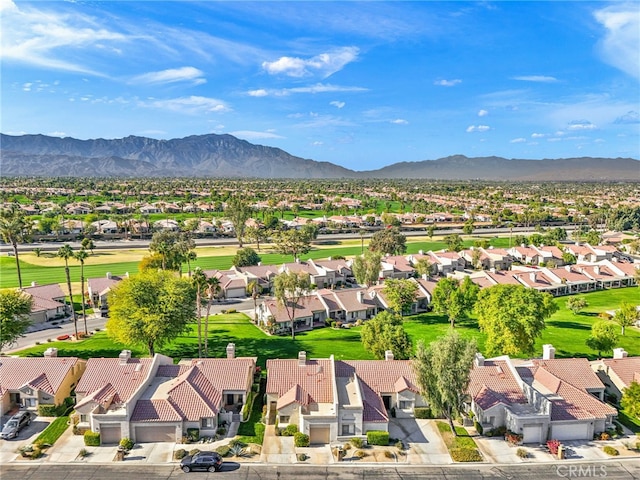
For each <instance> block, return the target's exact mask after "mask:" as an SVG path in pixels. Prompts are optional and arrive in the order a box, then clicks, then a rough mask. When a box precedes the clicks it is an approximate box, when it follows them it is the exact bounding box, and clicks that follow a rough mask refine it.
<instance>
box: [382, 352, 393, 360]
mask: <svg viewBox="0 0 640 480" xmlns="http://www.w3.org/2000/svg"><path fill="white" fill-rule="evenodd" d="M384 359H385V361H389V360H393V352H392V351H391V350H385V351H384Z"/></svg>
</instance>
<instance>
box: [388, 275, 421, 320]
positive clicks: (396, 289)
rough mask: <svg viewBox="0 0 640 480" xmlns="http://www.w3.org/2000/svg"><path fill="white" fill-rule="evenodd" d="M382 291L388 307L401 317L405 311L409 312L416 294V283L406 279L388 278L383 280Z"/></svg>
mask: <svg viewBox="0 0 640 480" xmlns="http://www.w3.org/2000/svg"><path fill="white" fill-rule="evenodd" d="M382 293H384V296H385V298H386V299H387V302H388V304H389V308H390V309H391V310H393V311H394V312H395V313H399V314H400V316H401V317H402V315H404V313H405V312H411V305H413V302H415V301H416V296H417V295H418V284H417V283H416V282H415V281H411V280H407V279H394V278H390V279H388V280H385V282H384V288H383V289H382Z"/></svg>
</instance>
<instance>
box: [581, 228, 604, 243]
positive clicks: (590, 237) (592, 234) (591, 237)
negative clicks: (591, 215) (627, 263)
mask: <svg viewBox="0 0 640 480" xmlns="http://www.w3.org/2000/svg"><path fill="white" fill-rule="evenodd" d="M585 241H586V242H587V243H588V244H589V245H599V244H600V242H601V241H602V235H600V232H599V231H597V230H589V231H588V232H587V234H586V235H585Z"/></svg>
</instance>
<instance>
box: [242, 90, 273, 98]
mask: <svg viewBox="0 0 640 480" xmlns="http://www.w3.org/2000/svg"><path fill="white" fill-rule="evenodd" d="M247 94H248V95H249V96H250V97H266V96H267V95H269V93H268V92H267V91H266V90H265V89H264V88H258V89H257V90H249V91H248V92H247Z"/></svg>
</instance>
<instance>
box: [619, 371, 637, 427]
mask: <svg viewBox="0 0 640 480" xmlns="http://www.w3.org/2000/svg"><path fill="white" fill-rule="evenodd" d="M620 405H621V406H622V408H623V409H624V411H625V413H626V414H627V415H630V416H632V417H635V418H639V419H640V383H638V382H637V381H636V380H634V381H632V382H631V384H629V386H628V387H627V388H625V389H624V391H623V392H622V399H621V400H620Z"/></svg>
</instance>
